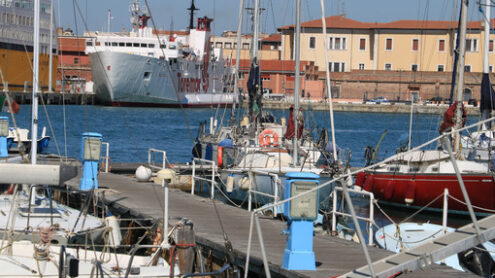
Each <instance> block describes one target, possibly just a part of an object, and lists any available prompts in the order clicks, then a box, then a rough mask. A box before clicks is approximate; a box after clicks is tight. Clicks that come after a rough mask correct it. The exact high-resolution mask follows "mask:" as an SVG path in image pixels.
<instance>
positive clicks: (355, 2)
mask: <svg viewBox="0 0 495 278" xmlns="http://www.w3.org/2000/svg"><path fill="white" fill-rule="evenodd" d="M129 2H130V1H129V0H54V3H55V12H56V14H58V13H57V11H58V5H60V17H59V16H58V15H56V16H57V17H56V19H57V22H59V21H60V22H61V24H60V23H58V24H57V25H58V26H60V25H61V26H62V27H64V28H67V27H68V26H70V27H71V28H72V29H73V30H76V29H77V31H78V33H82V31H84V30H86V29H89V30H106V28H107V11H108V9H111V11H112V16H113V17H114V19H113V20H112V23H111V30H112V31H120V30H121V29H122V28H123V27H124V28H126V29H127V30H129V28H130V21H129ZM252 2H253V1H252V0H245V6H250V7H252V5H253V4H252ZM459 2H460V1H459V0H325V5H326V7H325V15H326V16H329V15H335V14H341V13H343V12H345V14H346V16H347V17H349V18H351V19H355V20H359V21H365V22H388V21H393V20H400V19H413V20H456V17H457V14H458V12H457V9H458V7H457V6H458V5H459ZM476 2H477V1H474V0H472V1H470V8H469V20H479V19H480V17H479V12H478V10H477V7H476V5H477V4H476ZM59 3H60V4H59ZM74 3H76V4H77V5H76V8H75V10H76V16H74ZM141 3H142V4H143V5H144V0H141ZM148 3H149V5H150V8H151V11H152V15H153V17H154V19H155V22H156V24H157V26H158V27H159V28H164V29H170V27H171V25H172V24H173V28H174V30H183V29H185V28H186V27H187V24H188V13H187V11H186V8H188V7H189V5H190V0H179V1H178V0H148ZM195 5H196V7H198V8H199V9H200V10H199V11H198V12H197V15H199V16H204V15H207V16H208V17H214V18H215V21H214V25H213V33H215V34H220V33H221V32H222V31H224V30H235V29H237V24H238V9H239V1H238V0H196V1H195ZM261 5H262V7H263V8H265V11H264V12H263V16H262V24H261V31H262V32H274V31H275V29H276V27H280V26H284V25H289V24H293V23H294V6H295V4H294V0H261ZM77 6H78V7H79V10H80V11H81V13H82V16H83V17H84V18H85V21H86V22H87V27H86V26H85V25H84V24H83V23H82V21H81V15H80V14H79V12H78V8H77ZM492 14H493V11H492ZM320 16H321V9H320V1H318V0H302V20H303V21H306V20H311V19H317V18H320ZM492 17H494V16H492ZM59 18H60V20H59ZM75 18H76V19H77V24H76V21H75ZM245 18H246V16H245ZM76 25H77V26H76ZM246 25H247V20H246V19H245V20H244V26H246ZM76 27H77V28H76ZM249 31H250V28H249V27H247V26H246V27H244V28H243V32H249Z"/></svg>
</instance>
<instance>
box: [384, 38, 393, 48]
mask: <svg viewBox="0 0 495 278" xmlns="http://www.w3.org/2000/svg"><path fill="white" fill-rule="evenodd" d="M385 50H388V51H391V50H392V39H391V38H388V39H387V41H386V43H385Z"/></svg>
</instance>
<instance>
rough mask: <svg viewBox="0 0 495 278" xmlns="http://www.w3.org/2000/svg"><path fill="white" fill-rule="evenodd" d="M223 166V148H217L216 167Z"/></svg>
mask: <svg viewBox="0 0 495 278" xmlns="http://www.w3.org/2000/svg"><path fill="white" fill-rule="evenodd" d="M222 165H223V147H221V146H218V148H217V166H218V167H222Z"/></svg>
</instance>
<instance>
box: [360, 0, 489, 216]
mask: <svg viewBox="0 0 495 278" xmlns="http://www.w3.org/2000/svg"><path fill="white" fill-rule="evenodd" d="M466 6H467V5H466ZM466 9H467V8H466ZM466 13H467V12H466V10H465V9H463V10H461V15H462V16H461V21H460V44H459V49H460V51H459V53H460V55H459V64H458V69H459V71H458V82H459V83H458V85H457V87H456V89H457V90H456V92H457V95H456V102H455V103H454V104H453V105H452V106H451V107H450V108H449V110H448V111H447V113H451V114H454V115H455V117H454V119H453V124H454V126H453V128H454V129H455V130H458V129H460V128H461V127H462V125H463V122H464V121H463V112H462V109H461V107H462V106H463V104H462V97H463V74H464V54H465V35H466V16H467V14H466ZM444 127H445V126H444ZM459 138H460V134H459V132H455V133H454V140H453V141H454V149H455V151H456V156H457V159H456V163H457V165H458V168H459V172H460V174H461V176H462V180H463V181H464V184H465V186H466V190H467V192H468V194H469V198H470V200H471V203H472V204H473V208H474V209H475V211H477V212H478V213H488V212H493V211H494V210H495V180H494V176H493V173H492V172H491V171H490V169H489V167H488V165H487V163H481V162H476V161H469V160H463V159H460V158H459V157H460V155H459V153H460V150H459V145H460V143H459V142H460V140H459ZM456 142H457V143H456ZM388 161H389V162H387V163H382V164H378V165H377V166H376V167H374V168H371V169H369V170H366V171H363V172H360V173H359V174H358V175H357V178H356V181H355V185H356V186H358V187H362V188H363V189H364V190H366V191H370V192H373V193H374V194H375V197H376V198H377V199H379V200H381V201H382V202H387V203H390V204H398V205H407V206H416V207H424V206H429V208H441V207H442V199H441V198H438V197H439V196H441V195H442V194H443V192H444V189H445V188H447V189H448V190H449V196H450V197H451V199H453V200H455V201H453V200H451V202H450V204H449V209H451V210H456V211H459V212H465V211H466V210H467V206H466V204H465V200H464V197H463V194H462V192H461V189H460V187H459V181H458V179H457V177H456V171H455V168H454V166H453V163H452V161H451V160H450V156H449V153H448V152H447V151H446V150H445V148H444V149H437V150H417V151H410V152H405V153H398V154H396V155H395V156H394V157H393V158H390V159H389V160H388Z"/></svg>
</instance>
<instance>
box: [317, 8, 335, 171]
mask: <svg viewBox="0 0 495 278" xmlns="http://www.w3.org/2000/svg"><path fill="white" fill-rule="evenodd" d="M320 5H321V24H322V26H321V27H322V30H323V50H324V52H325V64H326V67H325V74H326V79H327V97H328V107H329V108H330V129H331V132H332V145H333V146H332V147H333V148H332V151H333V161H334V162H337V159H338V157H337V143H336V142H335V141H336V140H335V124H334V119H333V116H334V115H333V100H332V87H331V83H330V68H329V64H328V50H327V48H328V45H329V38H328V37H327V22H326V19H325V3H324V1H323V0H320Z"/></svg>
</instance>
